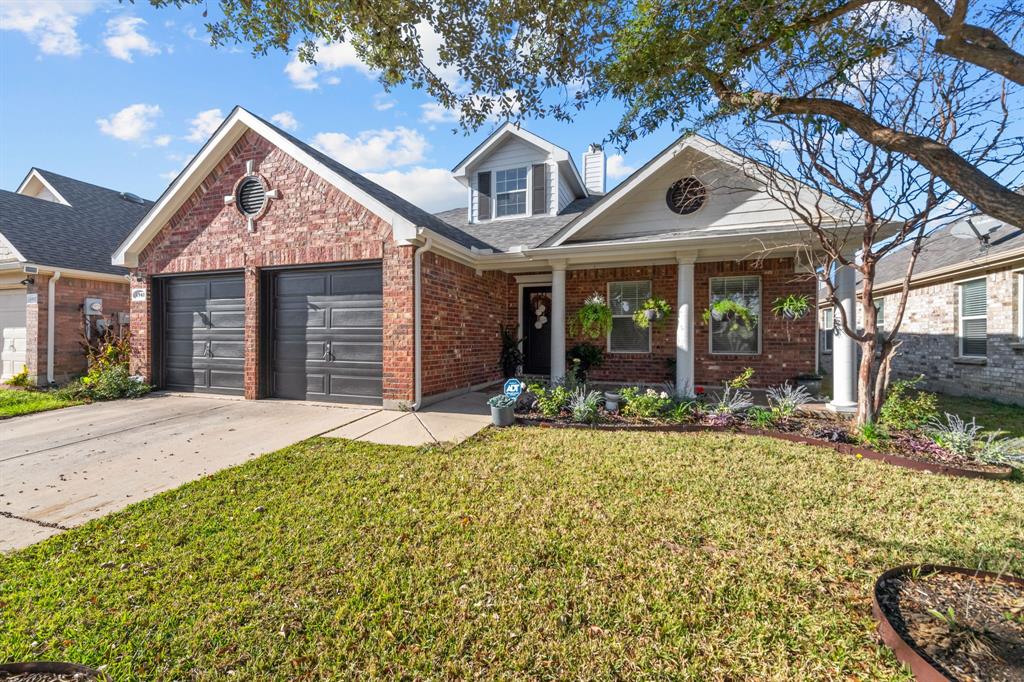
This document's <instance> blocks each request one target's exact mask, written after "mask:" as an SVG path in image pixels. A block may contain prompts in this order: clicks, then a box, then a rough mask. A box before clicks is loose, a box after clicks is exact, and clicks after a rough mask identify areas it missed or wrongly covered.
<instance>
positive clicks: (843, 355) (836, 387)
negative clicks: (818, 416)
mask: <svg viewBox="0 0 1024 682" xmlns="http://www.w3.org/2000/svg"><path fill="white" fill-rule="evenodd" d="M836 297H837V298H838V299H839V303H840V304H841V305H842V306H843V310H845V311H846V319H847V322H848V324H849V326H850V328H851V329H854V330H856V329H857V280H856V277H855V272H854V270H853V268H851V267H849V266H843V267H840V268H838V269H837V270H836ZM833 317H834V319H835V324H836V328H837V329H839V328H840V327H839V325H840V324H841V320H842V318H841V317H840V313H839V312H838V311H836V312H835V314H834V316H833ZM829 407H831V408H832V409H833V410H835V411H836V412H852V411H854V410H856V409H857V343H856V342H855V341H854V340H853V338H852V337H850V336H847V335H846V334H845V333H843V332H842V331H841V330H840V331H839V332H838V333H837V334H836V335H835V339H834V340H833V342H832V402H831V403H829Z"/></svg>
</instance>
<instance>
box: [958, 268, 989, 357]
mask: <svg viewBox="0 0 1024 682" xmlns="http://www.w3.org/2000/svg"><path fill="white" fill-rule="evenodd" d="M987 312H988V289H987V287H986V283H985V280H984V279H976V280H972V281H970V282H964V283H962V284H961V285H960V356H961V357H965V358H983V357H985V355H986V353H987V352H988V323H987V320H986V315H987Z"/></svg>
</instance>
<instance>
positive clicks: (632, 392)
mask: <svg viewBox="0 0 1024 682" xmlns="http://www.w3.org/2000/svg"><path fill="white" fill-rule="evenodd" d="M619 395H621V396H622V399H623V400H625V401H626V404H625V405H623V406H622V408H621V410H620V412H621V413H622V416H623V417H632V418H635V419H654V418H655V417H660V416H662V415H664V414H665V413H666V412H667V411H668V410H669V409H670V408H671V407H672V403H673V400H672V396H671V395H669V394H668V392H667V391H656V390H654V389H653V388H642V387H640V386H631V387H629V388H624V389H622V390H621V391H619Z"/></svg>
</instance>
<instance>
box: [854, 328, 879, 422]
mask: <svg viewBox="0 0 1024 682" xmlns="http://www.w3.org/2000/svg"><path fill="white" fill-rule="evenodd" d="M858 345H859V346H860V350H861V356H860V368H859V370H858V372H857V426H863V425H865V424H872V423H874V422H875V420H876V419H877V418H878V407H877V406H876V405H875V400H874V396H875V392H874V391H873V390H872V388H873V386H872V381H871V379H872V376H873V375H874V374H875V372H874V368H875V340H874V339H873V338H872V339H871V340H869V341H863V342H861V343H860V344H858Z"/></svg>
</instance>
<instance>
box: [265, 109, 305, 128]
mask: <svg viewBox="0 0 1024 682" xmlns="http://www.w3.org/2000/svg"><path fill="white" fill-rule="evenodd" d="M270 120H271V121H273V122H274V123H276V124H277V125H279V126H281V127H282V128H284V129H285V130H295V129H297V128H298V127H299V122H298V121H297V120H296V119H295V115H294V114H292V112H290V111H280V112H278V113H276V114H274V115H273V116H271V117H270Z"/></svg>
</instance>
